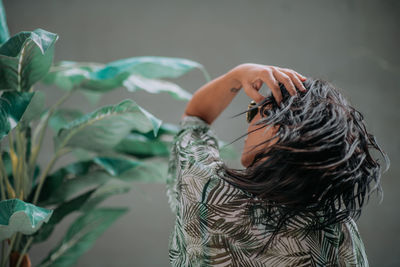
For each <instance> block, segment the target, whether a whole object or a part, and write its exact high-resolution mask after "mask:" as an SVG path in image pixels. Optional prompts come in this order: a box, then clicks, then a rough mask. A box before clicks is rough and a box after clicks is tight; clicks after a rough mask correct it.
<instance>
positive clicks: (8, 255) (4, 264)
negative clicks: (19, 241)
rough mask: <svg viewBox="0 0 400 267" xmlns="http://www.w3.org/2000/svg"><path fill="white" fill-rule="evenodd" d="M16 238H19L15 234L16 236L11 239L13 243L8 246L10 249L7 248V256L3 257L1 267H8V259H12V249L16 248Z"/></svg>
mask: <svg viewBox="0 0 400 267" xmlns="http://www.w3.org/2000/svg"><path fill="white" fill-rule="evenodd" d="M16 236H17V235H16V234H14V235H13V236H12V237H11V242H10V244H9V245H8V248H7V250H6V255H5V257H3V261H2V262H1V267H6V264H7V261H8V258H9V257H10V253H11V249H12V247H13V246H14V242H15V238H16Z"/></svg>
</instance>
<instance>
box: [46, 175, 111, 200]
mask: <svg viewBox="0 0 400 267" xmlns="http://www.w3.org/2000/svg"><path fill="white" fill-rule="evenodd" d="M49 178H50V180H51V177H49ZM113 178H114V177H113V176H112V175H110V174H108V173H107V172H105V171H103V170H95V171H91V172H88V173H87V174H84V175H77V176H73V177H68V176H67V177H64V179H63V180H62V181H60V180H59V179H56V180H53V181H51V182H50V181H49V183H51V186H50V184H49V185H48V186H49V187H48V188H54V190H53V191H47V190H46V191H45V190H43V191H45V194H47V196H46V197H45V200H43V202H39V203H41V204H42V203H43V204H46V205H52V204H57V203H62V202H64V201H69V200H71V199H72V198H73V197H74V196H75V195H76V194H77V193H79V192H84V191H89V190H92V189H94V188H97V187H98V186H100V185H102V184H104V183H106V182H107V181H109V180H110V179H113ZM46 180H47V179H46ZM55 185H58V187H54V186H55ZM43 204H42V205H43Z"/></svg>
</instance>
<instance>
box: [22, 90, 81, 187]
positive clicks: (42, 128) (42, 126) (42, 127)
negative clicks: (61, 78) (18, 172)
mask: <svg viewBox="0 0 400 267" xmlns="http://www.w3.org/2000/svg"><path fill="white" fill-rule="evenodd" d="M77 89H78V87H74V88H72V89H71V90H70V91H69V92H68V93H66V94H64V95H63V96H62V97H61V98H60V99H59V100H58V101H57V102H56V103H55V104H54V105H53V106H51V107H50V108H49V110H48V112H47V114H46V115H45V116H46V117H45V119H44V121H43V123H39V124H38V126H37V127H38V129H35V134H34V136H33V139H32V155H31V156H30V158H29V164H28V169H29V177H30V179H32V181H33V175H34V173H35V165H36V160H37V157H38V155H39V151H40V149H41V147H42V144H43V139H44V135H45V133H46V129H47V125H48V123H49V119H50V117H51V115H53V113H54V111H55V110H56V108H57V107H58V106H60V105H61V104H62V103H64V102H65V100H67V99H68V97H70V96H71V95H72V93H74V92H75V91H76V90H77ZM37 136H39V140H38V142H36V137H37Z"/></svg>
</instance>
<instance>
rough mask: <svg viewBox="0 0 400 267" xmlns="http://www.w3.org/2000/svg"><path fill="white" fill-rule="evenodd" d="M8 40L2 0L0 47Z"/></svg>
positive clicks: (0, 3)
mask: <svg viewBox="0 0 400 267" xmlns="http://www.w3.org/2000/svg"><path fill="white" fill-rule="evenodd" d="M9 38H10V33H9V32H8V26H7V20H6V11H5V9H4V5H3V0H0V45H1V44H3V43H5V42H6V41H7V40H8V39H9Z"/></svg>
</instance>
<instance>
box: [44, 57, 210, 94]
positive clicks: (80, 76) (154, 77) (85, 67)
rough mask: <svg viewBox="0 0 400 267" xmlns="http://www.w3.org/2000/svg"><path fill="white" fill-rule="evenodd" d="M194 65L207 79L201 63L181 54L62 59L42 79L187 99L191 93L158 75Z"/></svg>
mask: <svg viewBox="0 0 400 267" xmlns="http://www.w3.org/2000/svg"><path fill="white" fill-rule="evenodd" d="M196 68H198V69H200V70H202V71H203V73H204V75H205V76H206V79H207V80H210V78H209V75H208V74H207V72H206V71H205V69H204V67H203V66H202V65H201V64H199V63H197V62H194V61H191V60H188V59H183V58H168V57H133V58H127V59H121V60H117V61H113V62H110V63H108V64H105V65H104V64H99V63H85V62H72V61H61V62H59V63H58V64H56V65H55V66H54V67H53V68H52V69H51V71H50V72H49V74H48V75H47V76H46V77H45V79H44V80H43V82H45V83H47V84H55V85H57V86H58V87H60V88H62V89H65V90H71V89H72V88H80V89H82V90H89V91H95V92H107V91H110V90H112V89H115V88H118V87H122V86H124V87H126V88H127V89H128V90H129V91H136V90H145V91H147V92H150V93H159V92H167V93H169V94H170V95H172V96H173V97H174V98H177V99H183V100H187V99H190V97H191V94H190V93H188V92H186V91H185V90H183V89H182V88H180V87H179V86H178V85H176V84H174V83H171V82H167V81H163V80H158V78H177V77H180V76H182V75H184V74H185V73H187V72H188V71H191V70H193V69H196Z"/></svg>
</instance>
